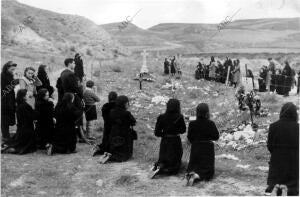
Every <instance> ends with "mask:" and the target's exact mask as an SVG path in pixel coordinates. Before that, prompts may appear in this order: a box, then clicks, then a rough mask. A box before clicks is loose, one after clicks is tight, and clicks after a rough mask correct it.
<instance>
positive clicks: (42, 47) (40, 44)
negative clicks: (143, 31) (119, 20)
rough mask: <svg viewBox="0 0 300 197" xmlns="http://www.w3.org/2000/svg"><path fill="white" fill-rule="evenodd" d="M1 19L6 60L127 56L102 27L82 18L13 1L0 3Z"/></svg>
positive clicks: (123, 49) (49, 60) (52, 60)
mask: <svg viewBox="0 0 300 197" xmlns="http://www.w3.org/2000/svg"><path fill="white" fill-rule="evenodd" d="M1 16H2V17H1V22H2V25H1V41H2V57H4V59H5V60H7V59H11V58H21V59H23V60H24V61H27V60H30V61H32V60H41V59H43V61H46V62H52V63H53V64H54V63H59V64H62V59H63V58H65V57H66V56H71V57H73V56H74V54H75V53H76V52H80V53H81V54H82V55H83V56H85V57H88V58H103V59H105V58H113V57H115V56H118V55H128V54H129V53H130V51H129V50H128V49H126V48H125V47H123V46H122V45H121V44H120V43H119V42H118V41H116V40H114V39H112V38H111V36H110V35H109V34H108V33H107V32H106V31H105V30H104V29H103V28H102V27H100V26H98V25H96V24H95V23H93V22H92V21H90V20H88V19H86V18H84V17H81V16H75V15H66V14H58V13H55V12H51V11H47V10H43V9H38V8H34V7H31V6H27V5H24V4H21V3H19V2H17V1H15V0H3V1H2V13H1ZM51 56H52V57H51ZM54 57H55V59H57V58H58V59H60V60H59V62H55V61H56V60H54V59H53V58H54ZM56 57H57V58H56ZM51 58H52V59H51ZM2 63H3V62H2Z"/></svg>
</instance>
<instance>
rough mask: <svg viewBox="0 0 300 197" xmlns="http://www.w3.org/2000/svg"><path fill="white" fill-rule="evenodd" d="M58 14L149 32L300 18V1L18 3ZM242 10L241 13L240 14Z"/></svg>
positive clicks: (50, 0) (24, 0)
mask: <svg viewBox="0 0 300 197" xmlns="http://www.w3.org/2000/svg"><path fill="white" fill-rule="evenodd" d="M18 1H19V2H21V3H24V4H28V5H31V6H34V7H38V8H42V9H47V10H51V11H54V12H59V13H65V14H75V15H80V16H85V17H86V18H89V19H90V20H92V21H94V22H95V23H97V24H106V23H112V22H120V21H124V20H126V17H127V16H129V18H128V19H130V18H131V17H132V16H134V15H135V14H136V13H137V12H138V13H137V14H136V16H135V17H134V18H133V21H132V23H134V24H136V25H137V26H139V27H142V28H149V27H151V26H153V25H156V24H159V23H174V22H180V23H220V22H222V21H223V20H224V19H225V18H226V16H232V15H233V14H234V13H236V12H237V14H236V15H235V16H234V17H233V20H236V19H252V18H277V17H280V18H289V17H300V0H18ZM238 10H239V11H238Z"/></svg>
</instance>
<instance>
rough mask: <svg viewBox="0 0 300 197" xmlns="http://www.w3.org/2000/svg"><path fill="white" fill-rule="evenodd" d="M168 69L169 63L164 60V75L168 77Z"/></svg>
mask: <svg viewBox="0 0 300 197" xmlns="http://www.w3.org/2000/svg"><path fill="white" fill-rule="evenodd" d="M169 67H170V63H169V61H168V59H167V58H165V62H164V74H165V75H168V74H169V73H170V69H169Z"/></svg>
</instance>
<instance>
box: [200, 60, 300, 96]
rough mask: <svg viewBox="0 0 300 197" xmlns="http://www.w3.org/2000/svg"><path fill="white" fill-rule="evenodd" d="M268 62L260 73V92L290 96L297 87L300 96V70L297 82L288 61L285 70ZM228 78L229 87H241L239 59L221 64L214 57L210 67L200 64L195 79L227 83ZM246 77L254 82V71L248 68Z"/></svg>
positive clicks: (271, 61) (270, 61)
mask: <svg viewBox="0 0 300 197" xmlns="http://www.w3.org/2000/svg"><path fill="white" fill-rule="evenodd" d="M268 61H269V66H262V68H261V69H260V71H259V77H258V84H259V87H258V91H259V92H265V91H267V90H269V91H270V92H276V93H277V94H280V95H285V96H288V95H289V92H290V91H291V88H292V87H293V86H294V85H297V93H298V94H299V88H300V86H299V85H300V83H299V81H300V80H299V79H300V70H299V71H298V73H297V74H298V80H295V75H296V72H295V70H294V69H292V68H291V67H290V65H289V63H288V61H286V62H285V66H284V68H283V69H280V68H276V66H275V63H274V61H273V59H272V58H268ZM228 72H229V73H228ZM227 77H228V84H229V85H231V86H234V87H237V86H238V85H240V83H241V66H240V60H239V59H236V60H233V61H232V60H231V59H229V58H228V57H226V60H225V61H224V63H221V61H215V58H214V57H213V56H212V57H211V60H210V63H209V64H208V65H205V64H203V63H201V62H199V63H198V65H197V69H196V71H195V78H196V79H197V80H198V79H205V80H210V81H216V82H220V83H226V80H227ZM244 77H245V76H244ZM246 77H247V78H252V80H254V75H253V73H252V70H251V69H249V68H247V72H246ZM297 81H298V83H297ZM253 84H254V82H253Z"/></svg>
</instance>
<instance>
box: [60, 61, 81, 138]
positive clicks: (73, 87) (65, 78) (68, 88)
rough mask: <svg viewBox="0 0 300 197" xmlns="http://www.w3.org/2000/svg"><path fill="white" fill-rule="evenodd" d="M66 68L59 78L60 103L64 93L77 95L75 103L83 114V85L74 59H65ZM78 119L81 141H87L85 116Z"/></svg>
mask: <svg viewBox="0 0 300 197" xmlns="http://www.w3.org/2000/svg"><path fill="white" fill-rule="evenodd" d="M64 63H65V66H66V69H65V70H64V71H62V73H61V75H60V78H59V79H58V80H57V85H56V87H57V89H58V103H59V102H61V100H62V97H63V95H64V93H66V92H69V93H73V94H74V95H75V98H74V105H75V107H76V108H78V109H79V110H81V113H82V115H83V109H84V108H83V87H82V85H81V84H80V82H79V79H78V77H77V76H76V75H75V74H74V72H73V70H74V66H75V64H74V59H72V58H67V59H66V60H65V62H64ZM82 115H81V116H80V118H79V119H78V120H77V121H76V124H77V125H78V137H79V140H80V141H81V142H83V141H86V140H85V139H84V135H83V128H82V127H83V116H82Z"/></svg>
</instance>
